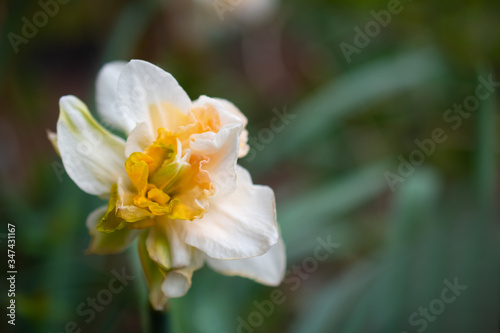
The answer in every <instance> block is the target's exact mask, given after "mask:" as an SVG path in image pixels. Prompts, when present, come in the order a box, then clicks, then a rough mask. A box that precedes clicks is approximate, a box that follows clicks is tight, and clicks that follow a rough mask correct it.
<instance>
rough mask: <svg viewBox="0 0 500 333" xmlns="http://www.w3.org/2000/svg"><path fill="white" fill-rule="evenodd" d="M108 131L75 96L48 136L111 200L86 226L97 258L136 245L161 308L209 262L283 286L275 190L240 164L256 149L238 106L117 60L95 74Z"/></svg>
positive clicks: (71, 170)
mask: <svg viewBox="0 0 500 333" xmlns="http://www.w3.org/2000/svg"><path fill="white" fill-rule="evenodd" d="M96 97H97V111H98V113H99V115H100V116H101V118H102V119H103V121H104V122H105V123H106V124H107V125H109V126H111V127H114V128H115V129H116V130H118V131H120V132H122V133H123V134H124V135H126V140H124V139H122V138H121V137H119V136H117V135H114V134H112V133H111V132H110V131H108V130H107V129H106V128H104V127H103V126H101V125H100V124H99V123H98V122H97V121H96V120H95V119H94V118H93V117H92V115H91V114H90V113H89V111H88V109H87V107H86V106H85V104H84V103H83V102H81V101H80V100H79V99H77V98H76V97H74V96H64V97H62V98H61V100H60V115H59V120H58V122H57V134H54V133H50V134H49V139H50V140H51V141H52V143H53V144H54V146H55V147H56V149H57V150H58V151H59V153H60V155H61V158H62V161H63V164H64V167H65V169H66V172H67V173H68V175H69V176H70V177H71V179H72V180H73V181H74V182H75V183H76V184H77V185H78V186H79V187H80V188H81V189H82V190H84V191H85V192H87V193H89V194H93V195H97V196H99V197H101V198H106V199H109V202H108V204H107V206H104V207H101V208H98V209H97V210H95V211H94V212H92V213H91V214H90V215H89V217H88V219H87V227H88V228H89V232H90V235H91V236H92V241H91V244H90V247H89V249H88V252H89V253H96V254H111V253H118V252H121V251H123V250H124V249H125V248H127V247H128V246H129V245H130V244H131V242H133V241H134V240H135V239H136V238H138V251H139V254H140V258H141V262H142V266H143V269H144V273H145V275H146V279H147V281H148V284H149V287H150V300H151V303H152V305H153V307H154V308H156V309H162V308H164V306H165V304H166V302H167V300H168V298H171V297H180V296H183V295H184V294H185V293H186V292H187V290H188V289H189V287H190V285H191V277H192V274H193V272H194V271H195V270H196V269H198V268H200V267H201V266H202V265H203V264H204V263H205V262H206V263H207V264H208V265H209V266H210V267H212V268H213V269H215V270H216V271H219V272H221V273H223V274H227V275H241V276H245V277H248V278H252V279H255V280H256V281H258V282H261V283H263V284H266V285H272V286H274V285H278V284H279V283H280V282H281V280H282V279H283V275H284V269H285V254H284V246H283V242H282V241H281V237H280V233H279V228H278V225H277V223H276V211H275V201H274V194H273V191H272V190H271V189H270V188H269V187H266V186H259V185H254V184H253V183H252V179H251V178H250V175H249V173H248V171H247V170H245V169H244V168H242V167H241V166H239V165H237V159H238V157H242V156H244V155H245V154H246V153H247V152H248V145H247V142H246V141H247V132H246V130H245V125H246V123H247V120H246V118H245V116H244V115H243V114H242V113H241V112H240V111H239V110H238V109H237V108H236V107H235V106H234V105H233V104H232V103H230V102H228V101H226V100H223V99H217V98H209V97H206V96H201V97H200V98H199V99H197V100H196V101H191V100H190V98H189V97H188V95H187V94H186V92H185V91H184V90H183V89H182V88H181V87H180V86H179V84H178V83H177V81H176V80H175V79H174V78H173V77H172V76H171V75H170V74H168V73H166V72H165V71H163V70H162V69H160V68H158V67H156V66H154V65H152V64H150V63H148V62H145V61H139V60H132V61H130V62H129V63H122V62H113V63H109V64H107V65H106V66H104V67H103V69H102V70H101V72H100V73H99V76H98V78H97V96H96Z"/></svg>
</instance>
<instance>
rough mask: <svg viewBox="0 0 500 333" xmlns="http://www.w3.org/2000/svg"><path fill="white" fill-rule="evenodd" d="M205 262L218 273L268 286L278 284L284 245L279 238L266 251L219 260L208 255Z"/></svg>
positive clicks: (283, 274) (283, 266)
mask: <svg viewBox="0 0 500 333" xmlns="http://www.w3.org/2000/svg"><path fill="white" fill-rule="evenodd" d="M207 264H208V265H209V266H210V267H211V268H212V269H214V270H216V271H218V272H219V273H222V274H226V275H239V276H243V277H247V278H250V279H253V280H255V281H257V282H259V283H262V284H265V285H268V286H278V285H279V284H280V283H281V281H283V278H284V276H285V268H286V255H285V245H284V244H283V240H282V239H281V238H280V239H279V241H278V243H277V244H276V245H274V246H273V247H272V248H271V249H270V250H269V251H268V252H267V253H265V254H263V255H261V256H257V257H252V258H247V259H237V260H221V259H213V258H210V257H208V258H207Z"/></svg>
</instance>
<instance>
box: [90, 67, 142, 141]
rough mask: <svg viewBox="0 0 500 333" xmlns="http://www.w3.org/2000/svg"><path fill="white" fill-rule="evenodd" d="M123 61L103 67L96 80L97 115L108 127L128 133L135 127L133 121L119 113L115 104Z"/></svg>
mask: <svg viewBox="0 0 500 333" xmlns="http://www.w3.org/2000/svg"><path fill="white" fill-rule="evenodd" d="M126 64H127V63H126V62H125V61H113V62H110V63H107V64H106V65H104V66H103V67H102V68H101V70H100V71H99V74H98V75H97V80H96V104H97V113H98V114H99V116H100V117H101V119H102V120H103V121H104V122H105V123H106V124H108V125H110V126H112V127H115V128H118V129H120V130H122V131H123V132H124V133H125V134H127V133H129V132H130V131H131V130H132V129H133V128H134V126H135V122H134V121H133V119H131V118H130V117H128V116H127V115H126V114H123V113H120V111H119V109H118V107H117V106H118V103H117V95H118V78H119V77H120V74H121V72H122V71H123V69H124V68H125V65H126Z"/></svg>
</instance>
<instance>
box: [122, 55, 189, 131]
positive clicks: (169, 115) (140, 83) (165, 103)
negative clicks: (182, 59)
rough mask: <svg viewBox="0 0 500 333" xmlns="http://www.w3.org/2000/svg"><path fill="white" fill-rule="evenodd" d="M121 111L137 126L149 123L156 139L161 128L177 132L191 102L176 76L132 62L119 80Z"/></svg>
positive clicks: (143, 63)
mask: <svg viewBox="0 0 500 333" xmlns="http://www.w3.org/2000/svg"><path fill="white" fill-rule="evenodd" d="M117 100H118V110H119V112H120V114H123V115H124V116H126V117H128V118H130V119H131V120H132V121H133V122H134V124H135V125H137V124H140V123H142V122H146V123H147V124H148V126H149V127H150V131H151V133H152V135H153V136H154V137H156V132H157V130H158V128H160V127H163V128H166V129H175V128H176V127H177V126H179V125H181V124H179V120H178V115H177V113H179V114H181V115H187V113H188V111H189V107H190V106H191V100H190V99H189V96H188V95H187V94H186V92H185V91H184V90H183V89H182V88H181V86H179V84H178V83H177V81H176V80H175V79H174V77H173V76H172V75H171V74H169V73H167V72H165V71H164V70H162V69H161V68H159V67H157V66H155V65H153V64H151V63H149V62H146V61H142V60H132V61H130V62H129V63H128V64H127V65H126V66H125V69H124V70H123V71H122V72H121V74H120V78H119V80H118V99H117Z"/></svg>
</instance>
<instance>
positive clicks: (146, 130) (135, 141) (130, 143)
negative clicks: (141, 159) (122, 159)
mask: <svg viewBox="0 0 500 333" xmlns="http://www.w3.org/2000/svg"><path fill="white" fill-rule="evenodd" d="M154 140H155V139H154V138H153V133H151V130H150V127H149V125H148V124H147V123H145V122H144V123H140V124H139V125H137V126H136V127H135V128H134V129H133V130H132V131H131V132H130V133H129V135H128V137H127V143H126V145H125V156H130V155H131V154H132V153H136V152H143V151H144V150H145V149H146V148H147V147H148V146H149V145H150V144H152V143H153V141H154Z"/></svg>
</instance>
